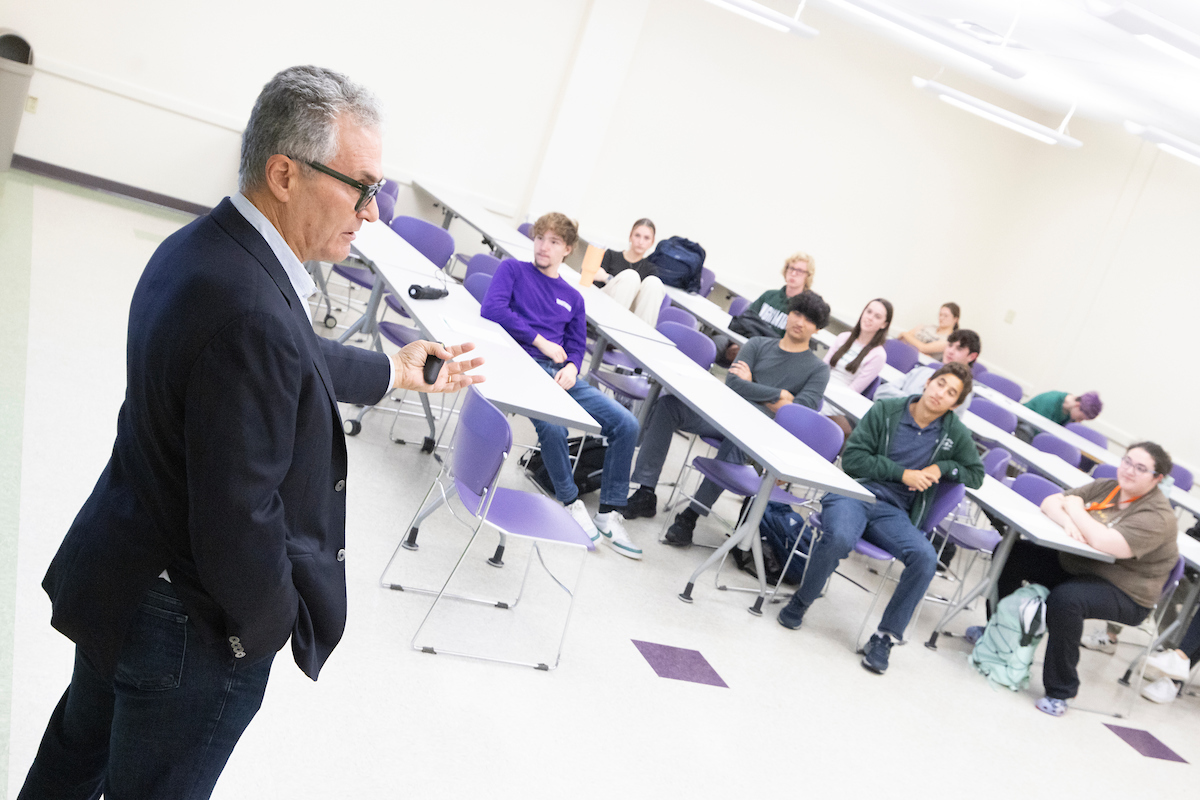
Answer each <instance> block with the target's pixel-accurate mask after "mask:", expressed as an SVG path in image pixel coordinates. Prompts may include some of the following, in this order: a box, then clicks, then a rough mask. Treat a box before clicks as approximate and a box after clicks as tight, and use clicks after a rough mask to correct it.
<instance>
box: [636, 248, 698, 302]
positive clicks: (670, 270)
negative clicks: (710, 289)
mask: <svg viewBox="0 0 1200 800" xmlns="http://www.w3.org/2000/svg"><path fill="white" fill-rule="evenodd" d="M646 258H647V260H649V262H650V263H651V264H653V265H654V266H655V268H656V269H657V270H658V273H657V274H658V278H659V280H661V281H662V282H663V283H664V284H666V285H667V286H676V287H678V288H680V289H683V290H685V291H688V292H698V291H700V271H701V270H702V269H703V268H704V248H703V247H701V246H700V245H698V244H696V243H695V242H693V241H691V240H690V239H684V238H683V237H682V236H671V237H669V238H667V239H663V240H662V241H661V242H659V243H658V246H657V247H655V248H654V252H653V253H651V254H650V255H648V256H646Z"/></svg>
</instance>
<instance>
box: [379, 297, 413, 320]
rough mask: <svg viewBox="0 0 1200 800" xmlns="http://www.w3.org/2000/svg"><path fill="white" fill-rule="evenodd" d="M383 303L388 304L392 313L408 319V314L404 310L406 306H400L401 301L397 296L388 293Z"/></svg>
mask: <svg viewBox="0 0 1200 800" xmlns="http://www.w3.org/2000/svg"><path fill="white" fill-rule="evenodd" d="M383 302H385V303H387V307H388V308H390V309H391V310H392V311H395V312H396V313H397V314H399V315H400V316H402V317H408V312H407V311H405V310H404V306H402V305H401V304H400V301H399V300H398V299H397V298H396V295H394V294H392V293H391V292H388V293H387V294H386V295H384V297H383Z"/></svg>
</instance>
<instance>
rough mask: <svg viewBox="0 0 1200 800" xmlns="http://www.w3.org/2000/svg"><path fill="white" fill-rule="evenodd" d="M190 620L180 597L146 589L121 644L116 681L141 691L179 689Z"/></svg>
mask: <svg viewBox="0 0 1200 800" xmlns="http://www.w3.org/2000/svg"><path fill="white" fill-rule="evenodd" d="M187 620H188V618H187V615H186V614H184V613H183V604H182V603H180V602H179V600H178V599H176V598H174V597H170V596H167V595H165V594H162V593H159V592H157V591H154V590H151V591H148V592H146V595H145V597H144V598H143V599H142V603H141V605H139V606H138V609H137V613H136V614H135V615H134V618H133V622H132V624H131V625H130V627H129V633H128V635H127V636H126V637H125V643H124V645H123V646H122V647H121V655H120V657H119V659H118V660H117V669H116V675H115V679H116V682H117V683H118V684H120V685H124V686H127V687H129V688H133V689H137V690H140V691H163V690H166V689H175V688H178V686H179V680H180V678H181V676H182V674H183V658H184V654H185V652H186V650H187Z"/></svg>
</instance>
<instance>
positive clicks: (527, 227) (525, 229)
mask: <svg viewBox="0 0 1200 800" xmlns="http://www.w3.org/2000/svg"><path fill="white" fill-rule="evenodd" d="M517 232H518V233H520V234H521V235H522V236H525V237H526V238H529V239H532V238H533V223H532V222H522V223H521V224H520V225H518V226H517Z"/></svg>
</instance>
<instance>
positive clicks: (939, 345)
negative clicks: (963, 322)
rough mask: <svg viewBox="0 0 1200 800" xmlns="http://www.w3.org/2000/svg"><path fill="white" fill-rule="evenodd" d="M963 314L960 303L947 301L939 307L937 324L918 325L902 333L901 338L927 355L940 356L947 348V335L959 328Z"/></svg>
mask: <svg viewBox="0 0 1200 800" xmlns="http://www.w3.org/2000/svg"><path fill="white" fill-rule="evenodd" d="M961 316H962V310H961V309H960V308H959V307H958V303H946V304H945V305H944V306H942V307H941V308H940V309H938V321H937V324H936V325H918V326H917V327H915V328H913V329H912V330H911V331H906V332H904V333H902V334H900V336H899V338H900V339H901V340H902V341H905V342H908V343H909V344H911V345H912V346H913V347H915V348H917V349H918V350H920V351H921V352H922V353H924V354H925V355H927V356H939V355H941V354H942V351H943V350H945V349H946V339H947V337H949V336H950V334H952V333H954V332H955V331H956V330H958V318H959V317H961Z"/></svg>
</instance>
